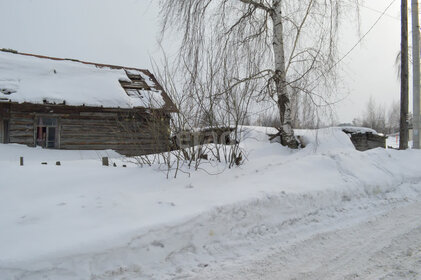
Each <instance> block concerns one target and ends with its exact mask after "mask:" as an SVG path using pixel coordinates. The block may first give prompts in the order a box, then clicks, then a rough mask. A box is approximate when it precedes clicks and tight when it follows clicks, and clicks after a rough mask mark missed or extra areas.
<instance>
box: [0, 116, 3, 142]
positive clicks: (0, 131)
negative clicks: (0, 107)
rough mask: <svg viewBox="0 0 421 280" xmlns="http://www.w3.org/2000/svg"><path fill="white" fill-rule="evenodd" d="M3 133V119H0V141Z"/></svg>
mask: <svg viewBox="0 0 421 280" xmlns="http://www.w3.org/2000/svg"><path fill="white" fill-rule="evenodd" d="M3 134H4V129H3V120H2V119H0V143H4V139H3V138H4V137H3Z"/></svg>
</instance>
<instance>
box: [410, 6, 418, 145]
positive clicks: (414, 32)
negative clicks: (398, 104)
mask: <svg viewBox="0 0 421 280" xmlns="http://www.w3.org/2000/svg"><path fill="white" fill-rule="evenodd" d="M412 57H413V63H412V64H413V66H412V67H413V69H412V70H413V77H412V80H413V84H412V85H413V91H412V92H413V107H412V112H413V116H412V126H413V128H412V132H413V133H412V135H413V143H414V144H413V146H412V148H413V149H419V148H420V24H419V17H418V0H412Z"/></svg>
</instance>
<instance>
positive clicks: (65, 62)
mask: <svg viewBox="0 0 421 280" xmlns="http://www.w3.org/2000/svg"><path fill="white" fill-rule="evenodd" d="M0 102H16V103H34V104H65V105H71V106H93V107H105V108H127V109H130V108H148V109H165V110H169V111H174V110H175V106H174V104H173V103H172V102H171V100H170V98H169V97H168V95H167V94H166V93H165V92H164V90H163V89H162V87H161V86H160V85H159V84H158V82H157V81H156V79H155V77H154V76H153V75H152V74H151V73H150V72H149V71H148V70H142V69H134V68H127V67H122V66H114V65H104V64H95V63H90V62H83V61H78V60H71V59H60V58H53V57H45V56H38V55H32V54H22V53H16V52H10V51H4V50H2V51H0Z"/></svg>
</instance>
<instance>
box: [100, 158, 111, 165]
mask: <svg viewBox="0 0 421 280" xmlns="http://www.w3.org/2000/svg"><path fill="white" fill-rule="evenodd" d="M102 166H109V162H108V157H103V158H102Z"/></svg>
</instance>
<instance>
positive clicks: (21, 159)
mask: <svg viewBox="0 0 421 280" xmlns="http://www.w3.org/2000/svg"><path fill="white" fill-rule="evenodd" d="M20 166H23V157H20Z"/></svg>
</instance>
